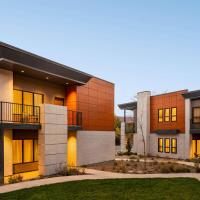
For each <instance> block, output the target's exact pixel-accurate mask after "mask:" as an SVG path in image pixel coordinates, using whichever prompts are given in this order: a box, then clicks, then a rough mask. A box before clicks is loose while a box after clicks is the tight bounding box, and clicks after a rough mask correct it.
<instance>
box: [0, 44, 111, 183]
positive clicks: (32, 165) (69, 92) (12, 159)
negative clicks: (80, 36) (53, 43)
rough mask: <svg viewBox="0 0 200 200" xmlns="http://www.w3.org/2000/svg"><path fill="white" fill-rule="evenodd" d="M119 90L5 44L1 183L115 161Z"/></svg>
mask: <svg viewBox="0 0 200 200" xmlns="http://www.w3.org/2000/svg"><path fill="white" fill-rule="evenodd" d="M114 144H115V134H114V84H113V83H110V82H108V81H105V80H102V79H100V78H97V77H94V76H92V75H89V74H86V73H84V72H81V71H78V70H76V69H73V68H71V67H68V66H65V65H62V64H60V63H57V62H54V61H51V60H49V59H46V58H43V57H40V56H38V55H35V54H32V53H29V52H27V51H24V50H21V49H19V48H16V47H13V46H11V45H8V44H5V43H2V42H1V43H0V179H1V180H3V179H4V181H5V182H6V181H7V180H8V178H9V177H10V176H12V175H15V174H19V173H20V174H21V175H22V176H23V178H24V179H29V178H34V177H37V176H39V175H50V174H54V173H56V172H57V171H58V170H59V168H60V167H61V166H63V165H67V166H81V165H87V164H91V163H98V162H102V161H107V160H113V159H114V156H115V145H114Z"/></svg>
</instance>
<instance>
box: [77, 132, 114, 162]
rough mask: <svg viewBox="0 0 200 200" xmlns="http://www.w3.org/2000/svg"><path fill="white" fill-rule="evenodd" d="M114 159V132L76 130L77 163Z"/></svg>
mask: <svg viewBox="0 0 200 200" xmlns="http://www.w3.org/2000/svg"><path fill="white" fill-rule="evenodd" d="M114 159H115V133H114V132H112V131H77V165H78V166H81V165H87V164H93V163H99V162H104V161H109V160H114Z"/></svg>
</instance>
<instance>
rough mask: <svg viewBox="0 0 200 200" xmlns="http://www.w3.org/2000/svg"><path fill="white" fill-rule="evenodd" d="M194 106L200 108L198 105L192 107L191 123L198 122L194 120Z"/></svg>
mask: <svg viewBox="0 0 200 200" xmlns="http://www.w3.org/2000/svg"><path fill="white" fill-rule="evenodd" d="M195 108H200V107H198V106H195V107H192V123H193V124H199V122H194V109H195ZM196 118H200V117H196Z"/></svg>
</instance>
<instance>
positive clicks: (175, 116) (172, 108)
mask: <svg viewBox="0 0 200 200" xmlns="http://www.w3.org/2000/svg"><path fill="white" fill-rule="evenodd" d="M173 108H176V115H172V110H173ZM173 117H176V120H175V121H173ZM171 122H177V107H172V108H171Z"/></svg>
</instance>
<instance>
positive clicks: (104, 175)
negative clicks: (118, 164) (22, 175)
mask: <svg viewBox="0 0 200 200" xmlns="http://www.w3.org/2000/svg"><path fill="white" fill-rule="evenodd" d="M86 173H87V174H88V175H80V176H63V177H54V178H46V179H40V180H33V181H27V182H21V183H16V184H10V185H3V186H0V193H6V192H11V191H16V190H21V189H26V188H32V187H37V186H42V185H49V184H55V183H63V182H70V181H80V180H95V179H122V178H128V179H130V178H179V177H181V178H195V179H198V180H199V181H200V174H197V173H178V174H177V173H176V174H121V173H112V172H104V171H97V170H93V169H86Z"/></svg>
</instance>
